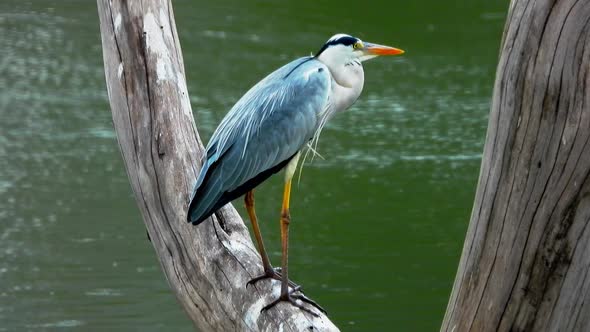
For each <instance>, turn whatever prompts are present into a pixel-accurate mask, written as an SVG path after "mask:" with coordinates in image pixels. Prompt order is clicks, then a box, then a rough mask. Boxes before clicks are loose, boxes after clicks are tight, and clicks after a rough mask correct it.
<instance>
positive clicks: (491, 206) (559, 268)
mask: <svg viewBox="0 0 590 332" xmlns="http://www.w3.org/2000/svg"><path fill="white" fill-rule="evenodd" d="M589 69H590V2H589V1H576V0H562V1H551V0H537V1H532V0H514V1H512V3H511V5H510V9H509V13H508V18H507V23H506V26H505V29H504V36H503V40H502V45H501V52H500V60H499V65H498V69H497V73H496V82H495V86H494V95H493V101H492V109H491V114H490V119H489V127H488V133H487V138H486V142H485V148H484V156H483V161H482V165H481V173H480V178H479V183H478V187H477V193H476V198H475V203H474V207H473V211H472V215H471V222H470V224H469V229H468V231H467V237H466V240H465V245H464V248H463V253H462V257H461V261H460V264H459V270H458V273H457V276H456V279H455V284H454V287H453V291H452V294H451V297H450V300H449V304H448V307H447V312H446V315H445V318H444V321H443V325H442V328H441V330H443V331H590V276H589V272H590V269H589V268H590V227H588V222H589V220H590V179H589V174H590V144H589V139H590V90H589V89H590V76H589Z"/></svg>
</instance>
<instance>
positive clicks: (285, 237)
mask: <svg viewBox="0 0 590 332" xmlns="http://www.w3.org/2000/svg"><path fill="white" fill-rule="evenodd" d="M290 197H291V179H289V180H287V182H286V183H285V191H284V192H283V207H282V209H281V245H282V249H283V260H282V269H281V272H282V274H283V280H282V282H281V294H287V293H288V292H289V267H288V266H289V223H290V222H291V215H290V214H289V199H290Z"/></svg>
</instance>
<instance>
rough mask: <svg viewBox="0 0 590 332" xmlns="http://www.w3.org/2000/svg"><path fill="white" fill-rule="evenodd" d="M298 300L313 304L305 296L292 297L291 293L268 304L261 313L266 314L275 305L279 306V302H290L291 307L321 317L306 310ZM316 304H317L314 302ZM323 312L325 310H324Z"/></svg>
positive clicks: (282, 295)
mask: <svg viewBox="0 0 590 332" xmlns="http://www.w3.org/2000/svg"><path fill="white" fill-rule="evenodd" d="M301 296H303V297H304V298H305V299H303V298H301ZM297 300H301V301H303V302H307V303H310V302H308V301H311V302H313V301H312V300H310V299H308V298H307V297H306V296H305V295H303V294H301V295H291V293H285V294H281V296H279V298H278V299H276V300H274V301H272V302H271V303H269V304H267V305H266V306H264V307H263V308H262V309H261V310H260V312H264V311H266V310H268V309H270V308H272V307H274V306H275V305H277V304H278V303H279V302H289V303H291V305H293V306H295V307H297V308H299V309H301V310H303V311H305V312H307V313H309V314H310V315H313V316H314V317H319V315H318V314H316V313H315V312H313V311H311V310H309V309H308V308H306V307H305V306H304V305H303V304H301V303H299V302H297ZM313 303H315V302H313ZM322 311H323V309H322Z"/></svg>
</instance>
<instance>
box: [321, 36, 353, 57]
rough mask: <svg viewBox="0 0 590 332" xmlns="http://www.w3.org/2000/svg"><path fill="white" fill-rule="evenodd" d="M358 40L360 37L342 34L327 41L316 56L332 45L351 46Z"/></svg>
mask: <svg viewBox="0 0 590 332" xmlns="http://www.w3.org/2000/svg"><path fill="white" fill-rule="evenodd" d="M357 41H359V39H358V38H354V37H351V36H342V37H340V38H337V39H333V40H330V41H328V42H327V43H325V44H324V46H322V48H321V49H320V50H319V51H318V52H317V53H316V55H315V56H316V57H317V56H319V55H320V54H322V52H323V51H324V50H326V49H327V48H328V47H330V46H332V45H344V46H350V45H354V43H356V42H357Z"/></svg>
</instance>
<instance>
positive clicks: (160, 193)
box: [98, 0, 337, 331]
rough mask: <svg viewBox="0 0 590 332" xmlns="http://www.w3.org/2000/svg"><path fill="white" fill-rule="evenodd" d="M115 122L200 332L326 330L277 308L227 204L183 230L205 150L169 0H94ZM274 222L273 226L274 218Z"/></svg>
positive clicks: (166, 263) (175, 282)
mask: <svg viewBox="0 0 590 332" xmlns="http://www.w3.org/2000/svg"><path fill="white" fill-rule="evenodd" d="M98 12H99V16H100V30H101V35H102V46H103V55H104V66H105V74H106V82H107V88H108V94H109V100H110V105H111V109H112V112H113V122H114V126H115V130H116V133H117V138H118V141H119V145H120V148H121V152H122V154H123V159H124V161H125V167H126V169H127V174H128V176H129V179H130V181H131V186H132V188H133V192H134V193H135V198H136V200H137V204H138V206H139V209H140V211H141V214H142V216H143V219H144V222H145V225H146V227H147V230H148V232H149V235H150V237H151V240H152V243H153V246H154V248H155V250H156V253H157V256H158V258H159V260H160V264H161V266H162V270H163V271H164V273H165V275H166V277H167V278H168V282H169V284H170V286H171V288H172V289H173V290H174V292H175V294H176V297H177V298H178V300H179V302H180V304H181V305H182V307H183V308H184V310H185V311H186V313H187V314H188V316H189V317H190V319H191V320H192V321H193V322H194V324H195V325H196V326H197V327H198V328H199V329H201V330H203V331H258V330H261V331H279V330H282V331H303V330H310V331H311V330H313V331H334V330H337V328H336V327H335V326H334V325H333V324H332V323H331V322H330V320H329V319H328V318H327V317H326V316H324V315H320V316H319V317H312V316H311V315H309V314H306V313H304V312H303V311H301V310H299V309H297V308H295V307H293V306H291V305H289V304H285V303H281V304H279V305H278V306H277V307H275V308H273V309H271V310H269V311H267V312H264V313H260V309H261V308H262V307H263V306H264V305H265V304H267V303H269V302H270V301H272V300H273V299H275V298H276V296H278V292H279V288H280V286H279V283H278V281H274V280H273V281H270V280H264V281H261V282H259V283H257V284H256V285H255V286H249V287H248V288H246V282H247V281H248V280H249V279H251V278H252V277H254V276H256V275H258V274H260V273H261V272H262V266H261V264H260V257H259V255H258V254H257V252H256V250H255V247H254V245H253V244H252V242H251V240H250V236H249V234H248V229H247V228H246V227H245V226H244V223H243V222H242V220H241V219H240V217H239V216H238V214H237V213H236V211H235V210H234V209H233V207H232V206H231V205H227V206H226V207H225V208H223V209H221V210H220V211H219V212H218V213H217V214H216V215H215V216H214V218H213V219H214V220H213V221H207V222H204V223H203V224H201V225H199V226H198V227H194V226H192V225H190V224H187V223H186V221H185V220H186V210H187V206H188V201H189V194H190V192H191V190H192V187H193V185H194V183H195V178H196V175H197V172H198V169H199V164H200V156H201V154H202V153H203V147H202V144H201V142H200V140H199V136H198V133H197V130H196V126H195V123H194V120H193V115H192V111H191V106H190V102H189V96H188V92H187V88H186V83H185V75H184V67H183V61H182V54H181V50H180V44H179V40H178V33H177V31H176V27H175V22H174V16H173V13H172V7H171V4H170V1H169V0H152V1H148V0H143V1H135V0H134V1H124V0H98ZM277 224H278V221H277Z"/></svg>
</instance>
